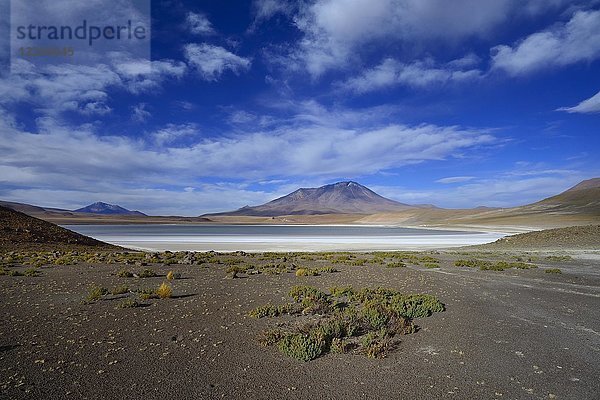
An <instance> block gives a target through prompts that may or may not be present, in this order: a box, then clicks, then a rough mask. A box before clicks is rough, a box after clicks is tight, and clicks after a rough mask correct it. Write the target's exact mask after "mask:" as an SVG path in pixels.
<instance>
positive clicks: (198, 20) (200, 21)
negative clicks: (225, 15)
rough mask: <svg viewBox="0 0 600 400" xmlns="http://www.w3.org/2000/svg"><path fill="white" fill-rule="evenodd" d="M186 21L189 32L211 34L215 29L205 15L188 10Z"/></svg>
mask: <svg viewBox="0 0 600 400" xmlns="http://www.w3.org/2000/svg"><path fill="white" fill-rule="evenodd" d="M185 20H186V23H187V26H188V28H189V30H190V32H192V33H194V34H197V35H213V34H214V33H215V30H214V28H213V26H212V24H211V22H210V21H209V20H208V18H207V17H206V15H204V14H197V13H193V12H189V13H188V14H187V16H186V19H185Z"/></svg>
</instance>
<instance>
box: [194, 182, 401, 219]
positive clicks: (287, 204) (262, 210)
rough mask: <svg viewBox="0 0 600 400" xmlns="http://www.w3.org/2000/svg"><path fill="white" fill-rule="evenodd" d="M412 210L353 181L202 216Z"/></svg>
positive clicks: (306, 190)
mask: <svg viewBox="0 0 600 400" xmlns="http://www.w3.org/2000/svg"><path fill="white" fill-rule="evenodd" d="M408 208H412V207H411V206H409V205H406V204H402V203H399V202H397V201H394V200H390V199H386V198H385V197H383V196H380V195H378V194H377V193H375V192H374V191H372V190H371V189H369V188H367V187H365V186H363V185H361V184H359V183H356V182H338V183H334V184H331V185H325V186H321V187H318V188H301V189H298V190H296V191H294V192H292V193H290V194H288V195H286V196H283V197H280V198H278V199H275V200H273V201H270V202H268V203H266V204H262V205H259V206H254V207H249V206H246V207H242V208H240V209H239V210H236V211H231V212H224V213H216V214H206V216H262V217H276V216H281V215H319V214H374V213H379V212H390V211H400V210H406V209H408Z"/></svg>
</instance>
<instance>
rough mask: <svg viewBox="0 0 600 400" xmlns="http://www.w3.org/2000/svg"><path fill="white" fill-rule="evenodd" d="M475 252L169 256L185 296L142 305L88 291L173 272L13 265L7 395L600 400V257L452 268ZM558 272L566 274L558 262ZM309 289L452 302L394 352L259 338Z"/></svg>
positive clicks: (6, 330)
mask: <svg viewBox="0 0 600 400" xmlns="http://www.w3.org/2000/svg"><path fill="white" fill-rule="evenodd" d="M467 256H468V255H465V254H461V255H458V254H452V253H447V254H441V255H434V257H437V258H439V259H441V260H442V262H441V268H439V269H427V268H424V267H422V266H416V265H409V266H408V267H406V268H393V269H392V268H383V267H381V266H372V265H371V266H369V265H367V266H346V265H335V267H336V268H338V269H339V270H340V272H337V273H332V274H323V275H321V276H315V277H296V276H295V275H294V274H282V275H268V274H260V275H251V276H242V277H241V278H239V279H226V278H225V272H224V270H225V266H222V265H220V266H219V265H211V266H209V267H201V266H195V265H175V266H170V267H167V266H158V265H155V266H152V268H153V269H155V270H156V271H157V272H159V273H160V274H166V272H167V271H168V270H171V269H172V270H175V271H178V272H181V274H182V278H183V279H179V280H176V281H174V282H173V288H174V295H175V297H174V298H171V299H156V300H147V301H146V302H145V303H146V304H147V306H145V307H139V308H131V309H116V308H115V307H116V305H117V304H119V303H120V302H121V301H122V299H121V297H122V296H123V295H117V296H112V295H110V296H106V297H105V298H104V299H102V300H100V301H98V302H96V303H93V304H83V303H82V300H83V299H84V298H85V296H86V293H87V292H88V290H89V288H90V286H91V285H93V284H97V285H102V286H106V287H108V288H114V287H116V286H118V285H120V284H127V285H129V286H130V287H131V288H137V287H148V288H156V287H157V286H158V285H159V284H160V283H161V282H163V281H164V279H165V278H164V276H159V277H155V278H145V279H138V278H120V277H117V276H116V274H115V273H116V272H117V271H118V270H120V269H121V268H122V266H119V265H88V264H79V265H71V266H53V267H44V268H42V269H41V271H42V274H41V276H38V277H14V276H0V304H1V305H2V308H3V316H2V319H1V321H0V398H10V399H58V398H61V399H62V398H64V399H69V398H73V399H99V398H102V399H124V398H144V399H159V398H160V399H165V398H168V399H171V398H172V399H176V398H196V399H217V398H234V399H247V398H256V399H274V398H278V399H279V398H290V399H298V398H302V399H308V398H315V399H316V398H323V399H356V398H368V399H379V398H410V399H441V398H444V399H494V398H499V399H549V398H557V399H593V398H600V276H599V275H598V272H597V271H598V269H599V268H600V263H599V262H598V261H597V260H580V259H578V260H570V261H562V262H550V261H543V262H540V263H538V265H539V267H540V268H537V269H530V270H512V269H511V270H507V271H503V272H495V271H480V270H477V269H470V268H458V267H454V266H453V265H452V264H453V261H454V260H455V259H456V258H459V257H460V258H464V257H467ZM228 257H231V256H228ZM254 257H257V256H256V255H255V256H254ZM311 263H316V262H308V264H311ZM557 267H559V268H560V269H561V270H562V274H547V273H544V269H545V268H557ZM135 268H136V267H130V269H135ZM138 269H139V268H138ZM298 284H308V285H313V286H316V287H319V288H323V289H326V288H328V287H330V286H333V285H339V286H341V285H353V286H354V287H355V288H361V287H377V286H384V287H389V288H393V289H397V290H401V291H404V292H406V293H429V294H433V295H436V296H438V298H439V299H440V300H441V301H442V302H443V303H445V305H446V311H445V312H442V313H436V314H434V315H433V316H431V317H429V318H423V319H417V320H416V321H415V322H416V324H417V325H418V326H419V327H420V330H419V331H418V332H416V333H414V334H411V335H406V336H402V337H401V343H400V346H399V348H398V349H397V350H395V351H394V352H393V353H390V354H389V355H388V356H387V358H384V359H369V358H366V357H364V356H362V355H352V354H328V355H325V356H323V357H320V358H318V359H316V360H313V361H310V362H307V363H302V362H298V361H296V360H293V359H290V358H287V357H285V356H283V355H282V354H280V353H279V352H278V351H277V349H276V348H272V347H270V348H263V347H261V346H260V345H259V344H258V343H257V340H256V336H257V334H258V333H259V332H260V331H261V330H263V329H265V328H268V327H270V326H273V325H274V324H275V323H276V320H273V319H259V320H258V319H253V318H250V317H248V316H247V313H248V311H249V310H251V309H252V308H254V307H256V306H258V305H262V304H265V303H268V302H273V303H283V302H284V301H286V300H287V298H286V293H287V291H288V290H289V289H290V288H291V287H292V286H293V285H298ZM287 318H292V317H287Z"/></svg>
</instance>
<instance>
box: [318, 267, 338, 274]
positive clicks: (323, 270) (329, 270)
mask: <svg viewBox="0 0 600 400" xmlns="http://www.w3.org/2000/svg"><path fill="white" fill-rule="evenodd" d="M334 272H339V271H338V270H337V269H335V268H333V267H322V268H319V269H317V273H321V274H332V273H334Z"/></svg>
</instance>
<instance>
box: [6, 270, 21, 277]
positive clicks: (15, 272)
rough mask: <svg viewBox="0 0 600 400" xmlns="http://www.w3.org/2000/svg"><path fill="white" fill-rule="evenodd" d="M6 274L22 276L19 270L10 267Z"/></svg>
mask: <svg viewBox="0 0 600 400" xmlns="http://www.w3.org/2000/svg"><path fill="white" fill-rule="evenodd" d="M8 276H23V273H22V272H21V271H17V270H14V269H11V270H9V271H8Z"/></svg>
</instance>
